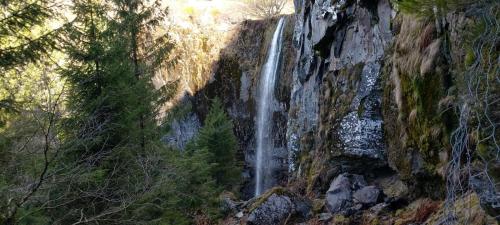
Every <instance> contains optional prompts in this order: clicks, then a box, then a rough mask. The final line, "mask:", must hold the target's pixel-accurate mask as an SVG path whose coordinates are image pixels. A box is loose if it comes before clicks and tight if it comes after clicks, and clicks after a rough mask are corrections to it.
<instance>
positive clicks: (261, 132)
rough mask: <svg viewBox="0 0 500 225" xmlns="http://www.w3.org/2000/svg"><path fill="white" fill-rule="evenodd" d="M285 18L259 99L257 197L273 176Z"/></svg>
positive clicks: (263, 76)
mask: <svg viewBox="0 0 500 225" xmlns="http://www.w3.org/2000/svg"><path fill="white" fill-rule="evenodd" d="M283 24H284V18H281V19H280V20H279V22H278V26H277V27H276V31H274V35H273V40H272V42H271V48H270V49H269V53H268V56H267V61H266V63H265V64H264V67H263V68H262V73H261V75H260V83H259V90H258V92H259V93H258V98H257V101H258V102H257V104H258V105H257V107H258V108H257V124H256V126H257V134H256V141H257V151H256V154H255V196H258V195H260V194H261V193H262V192H263V191H265V190H266V189H267V188H269V187H268V182H266V181H267V180H268V179H270V178H271V176H272V174H271V171H270V168H271V167H270V158H271V156H272V154H271V151H272V150H273V145H274V144H273V138H272V133H271V129H272V125H273V123H272V113H273V111H272V110H273V108H272V104H273V102H275V100H274V95H273V94H274V87H275V83H276V75H277V73H278V69H279V66H278V64H279V61H280V56H281V48H282V39H283Z"/></svg>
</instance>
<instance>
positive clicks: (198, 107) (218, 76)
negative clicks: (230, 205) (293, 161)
mask: <svg viewBox="0 0 500 225" xmlns="http://www.w3.org/2000/svg"><path fill="white" fill-rule="evenodd" d="M277 22H278V20H277V19H271V20H262V21H245V22H243V23H242V24H241V25H240V27H239V30H238V31H237V32H236V33H235V36H234V37H233V40H232V42H231V43H230V44H229V45H228V46H227V47H226V48H225V49H223V50H222V52H221V55H220V59H219V61H218V62H217V64H216V65H214V74H213V77H212V79H211V80H210V82H209V83H208V84H207V85H206V86H205V87H204V88H203V89H202V90H200V91H199V92H198V93H197V94H196V96H195V98H194V99H193V106H194V109H195V111H196V112H197V114H198V115H199V116H200V118H201V120H203V119H204V115H206V113H207V112H208V106H209V105H210V99H212V98H214V97H218V98H220V99H221V100H222V102H223V103H224V106H225V107H226V111H227V112H228V114H229V116H230V117H231V118H232V119H233V123H234V131H235V134H236V136H237V138H238V143H239V145H240V151H239V155H240V158H241V160H242V161H244V162H245V165H244V184H243V187H242V188H243V189H242V192H243V198H250V197H252V196H253V193H254V190H253V189H254V187H255V185H254V182H255V181H254V172H255V169H254V165H255V150H256V143H255V129H256V127H255V120H256V106H257V103H256V93H257V88H258V87H257V86H258V84H259V78H260V73H261V67H262V66H263V64H264V63H265V60H266V56H267V53H268V52H267V51H268V48H269V44H270V42H271V39H272V35H273V32H274V30H275V28H276V24H277ZM293 24H294V18H293V17H292V16H287V18H286V22H285V28H284V38H283V41H284V42H283V51H282V58H281V59H280V69H279V73H278V76H277V81H276V87H275V92H274V96H275V99H276V102H274V103H273V105H272V108H273V111H274V113H273V115H272V120H273V121H272V122H273V124H272V132H271V133H272V135H273V137H272V138H273V140H274V150H275V151H274V152H273V153H272V155H273V160H272V164H273V165H271V166H270V167H271V168H272V169H273V174H274V176H275V180H277V181H278V183H275V184H273V185H285V184H286V181H287V169H288V162H287V157H288V151H287V146H286V143H287V142H286V130H287V129H286V125H287V124H286V123H287V120H288V108H289V101H290V92H291V91H290V88H291V86H290V84H291V79H292V69H293V64H294V55H295V52H294V51H293V47H292V36H293Z"/></svg>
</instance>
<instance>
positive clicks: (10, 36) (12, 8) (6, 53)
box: [0, 0, 62, 73]
mask: <svg viewBox="0 0 500 225" xmlns="http://www.w3.org/2000/svg"><path fill="white" fill-rule="evenodd" d="M55 5H56V4H54V3H53V2H52V1H51V0H25V1H11V0H2V1H1V4H0V8H1V11H2V13H1V14H0V71H1V72H2V73H4V72H5V71H6V70H10V69H14V68H15V67H18V66H23V65H26V64H28V63H32V62H37V61H39V60H40V59H43V57H44V56H47V55H49V54H50V53H51V50H52V49H54V48H56V47H58V39H59V37H60V34H61V30H62V29H60V28H57V29H48V28H47V26H46V24H45V23H46V22H47V21H48V20H50V19H53V17H55V16H56V14H55V13H54V12H55V11H56V10H57V9H56V7H54V6H55Z"/></svg>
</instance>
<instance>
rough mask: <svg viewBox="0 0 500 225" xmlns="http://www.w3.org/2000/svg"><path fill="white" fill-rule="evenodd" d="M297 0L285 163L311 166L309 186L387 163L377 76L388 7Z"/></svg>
mask: <svg viewBox="0 0 500 225" xmlns="http://www.w3.org/2000/svg"><path fill="white" fill-rule="evenodd" d="M299 6H300V7H299V9H298V12H299V14H298V15H297V21H296V24H295V30H296V35H295V39H294V44H295V47H296V48H297V52H298V53H297V61H296V66H295V70H294V77H293V87H292V94H291V97H292V98H291V101H290V110H289V121H288V124H289V125H288V132H287V137H288V143H289V144H288V146H289V149H290V155H291V156H290V161H291V162H290V165H292V167H291V171H295V173H294V175H295V176H296V177H297V178H300V177H307V176H306V174H309V177H308V178H307V179H308V183H309V185H310V189H311V190H312V189H315V186H318V184H319V186H323V188H325V187H324V186H326V184H327V183H328V180H329V179H331V178H332V177H331V176H334V175H335V174H339V173H341V172H356V173H362V172H365V171H367V169H368V168H366V167H367V166H369V167H372V168H379V167H384V166H385V165H386V160H385V143H384V134H383V129H382V126H383V117H382V113H381V102H382V100H381V99H382V85H381V82H382V67H383V63H384V56H385V50H386V48H387V47H388V46H389V45H390V43H391V41H392V39H393V36H392V31H391V28H390V22H391V15H392V14H393V11H392V9H391V6H390V4H389V1H387V0H380V1H358V2H356V1H327V0H325V1H323V0H318V1H301V2H300V4H299ZM332 168H335V169H334V170H335V171H332ZM326 175H328V177H326Z"/></svg>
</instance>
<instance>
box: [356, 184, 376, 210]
mask: <svg viewBox="0 0 500 225" xmlns="http://www.w3.org/2000/svg"><path fill="white" fill-rule="evenodd" d="M380 194H381V192H380V189H378V188H377V187H375V186H366V187H363V188H361V189H359V190H357V191H356V192H354V194H353V197H354V202H358V203H362V204H364V205H374V204H375V203H377V201H378V200H379V198H380Z"/></svg>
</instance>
